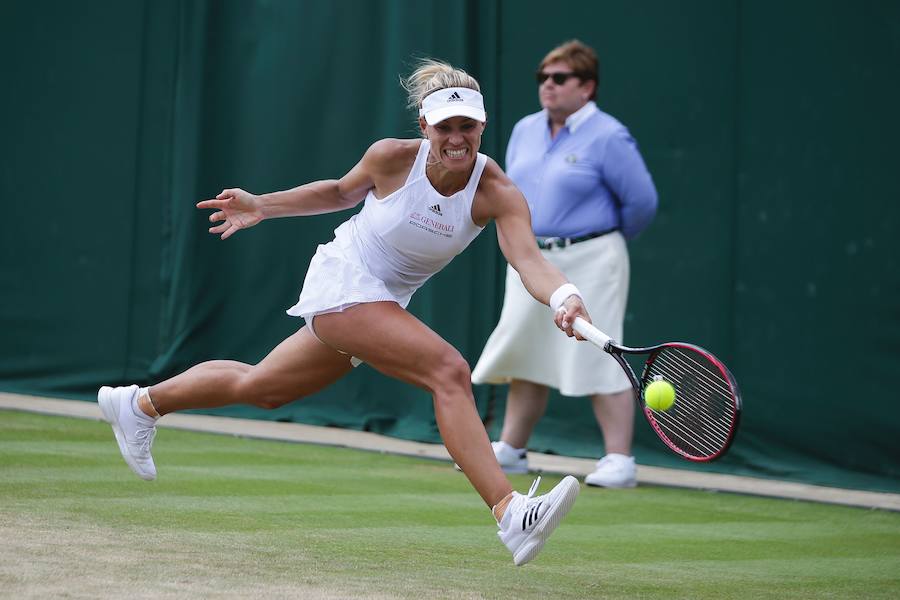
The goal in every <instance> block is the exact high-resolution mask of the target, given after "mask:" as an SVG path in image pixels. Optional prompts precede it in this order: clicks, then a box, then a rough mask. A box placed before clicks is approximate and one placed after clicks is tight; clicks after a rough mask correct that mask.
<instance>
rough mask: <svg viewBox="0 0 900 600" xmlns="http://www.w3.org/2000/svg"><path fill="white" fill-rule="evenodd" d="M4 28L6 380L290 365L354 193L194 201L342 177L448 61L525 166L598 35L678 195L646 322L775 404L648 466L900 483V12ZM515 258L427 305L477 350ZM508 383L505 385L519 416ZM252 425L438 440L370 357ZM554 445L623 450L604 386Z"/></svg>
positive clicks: (659, 251)
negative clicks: (248, 205)
mask: <svg viewBox="0 0 900 600" xmlns="http://www.w3.org/2000/svg"><path fill="white" fill-rule="evenodd" d="M0 33H2V35H0V57H2V58H0V61H2V62H0V64H2V85H3V93H2V94H0V136H2V142H3V144H2V151H0V152H2V155H0V158H2V161H0V202H2V207H3V216H4V221H5V223H4V224H5V227H4V228H3V232H2V234H0V269H2V270H0V292H2V295H0V331H2V334H0V387H2V389H5V390H8V391H17V392H26V393H33V394H43V395H52V396H64V397H70V398H77V399H84V400H90V399H92V398H93V394H94V393H95V390H96V388H97V387H98V386H99V385H101V384H115V383H125V382H139V383H146V382H153V381H156V380H159V379H160V378H164V377H167V376H170V375H173V374H175V373H177V372H179V371H181V370H183V369H185V368H187V367H188V366H190V365H191V364H193V363H196V362H199V361H202V360H207V359H211V358H233V359H238V360H243V361H247V362H255V361H257V360H259V359H260V358H261V357H262V356H264V354H265V353H266V352H267V350H268V349H269V348H271V347H273V346H274V345H275V344H276V343H278V342H279V341H280V340H281V339H283V338H284V337H286V336H288V335H289V334H291V333H292V332H293V331H295V329H296V328H297V327H298V326H299V325H300V324H301V322H300V321H299V320H296V319H292V318H290V317H288V316H286V315H285V314H284V312H283V310H284V309H285V308H286V307H287V306H289V305H290V304H292V303H293V302H294V300H295V297H296V295H297V293H298V291H299V288H300V284H301V282H302V281H303V276H304V272H305V269H306V266H307V264H308V260H309V258H310V257H311V255H312V253H313V252H314V249H315V247H316V245H317V244H319V243H322V242H326V241H328V240H329V239H330V236H331V231H332V229H333V228H334V227H335V226H336V225H337V224H339V223H340V222H341V221H343V220H344V219H346V218H347V217H348V216H349V213H341V214H335V215H329V216H321V217H314V218H307V219H290V220H281V221H275V222H268V223H264V224H263V225H262V226H260V227H258V228H255V229H253V230H250V231H246V232H241V233H240V234H239V235H238V236H236V237H235V238H232V239H231V240H229V241H228V242H225V243H223V242H220V241H218V240H217V239H216V238H215V237H212V236H209V235H208V234H207V233H206V227H207V223H206V221H205V218H206V215H204V214H201V213H199V212H198V211H196V210H195V209H194V208H193V205H194V203H195V202H196V201H197V200H199V199H203V198H206V197H211V196H213V195H215V194H216V193H217V192H218V191H220V190H221V189H222V188H223V187H230V186H241V187H244V188H246V189H249V190H252V191H259V192H262V191H271V190H275V189H284V188H288V187H292V186H294V185H297V184H299V183H303V182H306V181H310V180H314V179H321V178H332V177H339V176H340V175H342V174H343V173H344V172H345V171H346V170H348V169H349V168H350V167H351V166H352V165H353V164H354V163H355V161H356V160H357V159H358V157H359V156H360V155H361V154H362V152H363V151H364V150H365V149H366V147H367V146H368V145H369V144H370V143H371V142H372V141H374V140H375V139H377V138H381V137H411V136H415V135H416V130H415V127H414V121H413V116H412V115H411V114H410V113H408V112H407V111H405V110H404V108H403V107H404V103H405V99H404V97H403V95H402V90H401V89H400V87H399V85H398V83H397V79H398V75H399V74H405V73H408V72H409V67H410V64H411V62H412V59H413V58H414V57H416V56H435V57H439V58H443V59H446V60H448V61H450V62H452V63H454V64H457V65H459V66H462V67H465V68H467V69H468V70H470V71H471V72H472V73H473V74H474V75H476V76H477V77H478V78H479V79H480V81H481V83H482V85H483V91H484V93H485V95H486V97H487V103H488V111H489V115H490V116H489V128H488V132H487V134H486V137H485V144H484V151H485V152H487V153H488V154H490V155H492V156H494V157H496V158H498V159H499V161H500V162H501V164H502V158H503V153H504V151H505V144H506V140H507V138H508V135H509V133H510V131H511V129H512V126H513V124H514V123H515V121H516V120H517V119H518V118H520V117H521V116H523V115H525V114H527V113H530V112H533V111H535V110H537V109H538V105H537V99H536V90H535V86H534V83H533V78H532V73H533V71H534V68H535V67H536V65H537V63H538V62H539V60H540V58H541V57H542V56H543V54H544V53H545V52H546V51H547V50H548V49H549V48H550V47H552V46H554V45H556V44H557V43H559V42H561V41H563V40H565V39H568V38H572V37H578V38H580V39H582V40H584V41H586V42H588V43H590V44H592V45H594V46H595V47H596V48H597V49H598V51H599V54H600V57H601V62H602V75H601V77H602V81H601V85H600V96H599V103H600V106H601V108H603V109H604V110H606V111H608V112H610V113H612V114H613V115H616V116H617V117H619V118H620V119H621V120H622V121H623V122H625V123H626V124H627V125H628V126H629V127H630V129H631V131H632V132H633V133H634V135H635V136H636V137H637V139H638V141H639V143H640V146H641V149H642V152H643V154H644V157H645V159H646V161H647V163H648V165H649V167H650V170H651V172H652V174H653V176H654V179H655V181H656V184H657V186H658V188H659V192H660V202H661V205H660V212H659V215H658V218H657V220H656V222H655V223H654V224H653V225H652V227H651V228H650V229H649V230H648V231H647V232H645V233H644V234H643V235H642V236H641V237H640V238H638V239H637V240H636V241H635V242H633V243H632V244H631V252H632V269H633V281H632V294H631V301H630V306H629V311H628V315H627V326H626V340H625V341H626V342H630V343H633V344H636V345H641V344H650V343H654V342H658V341H663V340H666V339H685V340H690V341H693V342H695V343H698V344H701V345H703V346H706V347H708V348H710V349H711V350H713V351H714V352H716V353H717V354H719V355H720V356H721V357H722V358H723V359H724V360H725V361H726V362H727V363H728V364H729V365H730V366H731V368H732V371H733V372H734V373H735V375H736V376H737V378H738V381H739V383H740V385H741V387H742V390H743V393H744V402H745V414H744V421H743V427H742V430H741V432H740V434H739V437H738V439H737V442H736V444H735V446H734V447H733V449H732V451H731V453H730V454H729V456H727V457H726V458H725V459H724V460H722V461H720V462H718V463H715V464H713V465H708V466H701V467H696V466H693V465H690V464H687V463H683V462H681V461H679V460H678V459H676V458H674V457H672V456H669V455H668V454H667V453H666V452H665V451H664V450H663V449H662V446H661V444H660V443H659V442H657V441H656V439H655V437H654V436H653V434H652V433H650V431H649V429H648V428H646V427H644V426H643V425H642V424H641V423H638V424H637V440H636V448H635V453H636V455H637V457H638V460H639V462H641V463H642V464H655V465H664V466H675V467H683V468H699V469H703V470H712V471H721V472H729V473H738V474H750V475H756V476H763V477H775V478H781V479H789V480H797V481H805V482H811V483H822V484H831V485H840V486H847V487H859V488H866V489H876V490H889V491H900V483H898V481H900V478H898V475H900V441H898V440H900V418H898V417H897V416H896V415H895V413H894V411H893V408H894V404H895V401H896V399H895V395H896V394H895V393H894V392H893V389H892V388H893V387H894V386H893V385H892V384H891V381H892V377H893V376H894V374H895V373H896V372H897V371H898V367H900V364H898V363H900V361H898V357H900V303H898V300H897V298H898V293H900V269H898V259H900V244H898V242H897V240H896V231H897V228H898V225H900V223H898V217H900V204H898V202H897V200H898V198H897V195H898V194H897V191H896V184H895V178H896V174H897V168H898V162H900V161H898V151H897V149H896V144H897V139H898V138H900V119H898V116H897V110H898V107H900V83H898V81H900V77H898V74H900V3H897V2H891V1H882V2H877V1H862V2H849V1H846V2H842V1H832V2H813V1H809V2H775V1H767V0H760V1H754V2H740V1H735V0H732V1H724V0H708V1H684V2H670V1H668V0H655V1H649V0H648V1H642V2H631V1H627V0H621V1H596V2H583V3H582V2H571V1H556V2H552V3H547V2H537V1H524V0H523V1H516V2H512V1H509V0H493V1H484V2H475V1H468V2H462V1H460V2H432V1H417V2H412V1H370V0H356V1H349V0H339V1H331V0H323V1H314V2H300V1H288V0H284V1H262V0H258V1H250V0H234V1H208V2H200V1H194V2H189V1H185V2H172V1H150V0H147V1H144V2H139V1H136V0H134V1H124V2H122V1H111V0H110V1H91V2H62V1H59V2H49V1H34V0H30V1H25V0H19V1H16V0H12V1H8V2H3V3H0ZM504 268H505V263H503V260H502V257H501V256H500V255H499V252H498V250H497V248H496V239H495V233H494V231H493V230H492V229H489V230H488V231H486V232H485V233H484V234H483V235H482V236H481V237H480V239H478V240H477V241H476V243H475V244H473V246H472V247H471V248H470V249H469V250H467V252H466V253H464V254H463V255H462V256H460V257H459V258H458V259H457V260H456V261H454V262H453V263H452V264H451V266H450V267H448V268H447V269H446V270H445V271H444V272H442V273H441V274H439V275H438V276H436V277H435V278H434V279H433V280H432V281H431V282H429V284H428V285H427V286H426V287H425V288H423V289H422V290H421V291H420V292H419V293H418V295H417V296H416V297H415V299H414V300H413V303H412V304H411V307H410V308H411V310H412V311H413V312H414V313H415V314H416V315H418V316H420V317H421V318H422V319H423V320H425V321H426V322H427V323H428V324H430V325H431V326H432V327H433V328H434V329H435V330H437V331H438V332H439V333H440V334H441V335H443V336H444V337H445V338H446V339H448V340H449V341H450V342H451V343H453V344H454V345H455V346H457V347H458V348H460V350H461V351H462V352H463V353H464V355H465V356H466V357H468V358H469V360H470V361H471V362H472V363H473V364H474V361H475V360H476V359H477V357H478V354H479V351H480V349H481V347H482V344H483V343H484V341H485V340H486V338H487V336H488V334H489V333H490V331H491V328H492V326H493V324H494V322H495V320H496V318H497V316H498V314H499V305H500V300H501V298H502V292H503V290H502V272H503V269H504ZM505 392H506V390H505V389H504V388H502V387H500V388H496V389H492V388H489V387H487V386H484V387H479V388H478V389H476V396H477V401H478V405H479V409H480V410H481V412H482V414H483V415H484V417H485V419H486V421H487V424H488V427H489V429H490V430H491V432H492V433H493V434H494V435H496V434H497V432H498V427H499V419H500V417H502V414H503V403H504V397H505ZM220 414H226V415H235V416H247V417H254V418H264V419H278V420H296V421H303V422H308V423H316V424H328V425H335V426H339V427H347V428H353V429H365V430H371V431H377V432H382V433H386V434H388V435H393V436H398V437H403V438H409V439H417V440H426V441H437V440H438V435H437V429H436V427H435V425H434V419H433V411H432V407H431V403H430V399H429V398H428V397H427V396H426V395H425V394H424V393H423V392H421V391H419V390H416V389H413V388H410V387H408V386H406V385H403V384H400V383H397V382H394V381H390V380H388V379H386V378H384V377H382V376H381V375H379V374H378V373H376V372H374V371H373V370H372V369H370V368H368V367H362V368H360V369H357V370H356V372H354V373H353V374H352V375H351V376H349V377H347V378H346V379H345V380H343V381H341V382H339V383H338V384H337V385H335V386H333V387H332V388H330V389H329V390H327V391H325V392H322V393H320V394H318V395H317V396H315V397H313V398H310V399H307V400H305V401H303V402H300V403H294V404H292V405H289V406H287V407H284V408H282V409H280V410H277V411H273V412H265V411H262V410H256V409H252V408H247V407H235V408H231V409H227V410H222V411H220ZM892 415H894V416H892ZM638 418H640V417H638ZM532 447H533V448H534V449H535V450H543V451H553V452H558V453H561V454H571V455H578V456H598V455H599V454H601V453H602V445H601V442H600V435H599V431H598V429H597V427H596V424H595V423H594V420H593V417H592V413H591V411H590V408H589V405H588V403H587V402H586V401H584V400H581V399H559V398H556V399H554V401H553V402H552V404H551V408H550V410H549V412H548V415H547V417H546V418H545V419H544V420H543V421H542V422H541V424H540V425H539V427H538V430H537V431H536V433H535V436H534V438H533V439H532Z"/></svg>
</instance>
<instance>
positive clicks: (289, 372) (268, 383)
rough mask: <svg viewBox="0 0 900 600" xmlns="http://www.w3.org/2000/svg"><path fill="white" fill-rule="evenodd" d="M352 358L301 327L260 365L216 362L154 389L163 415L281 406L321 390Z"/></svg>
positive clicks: (151, 395) (204, 364) (332, 380)
mask: <svg viewBox="0 0 900 600" xmlns="http://www.w3.org/2000/svg"><path fill="white" fill-rule="evenodd" d="M351 368H352V367H351V366H350V358H349V357H348V356H346V355H343V354H340V353H339V352H337V351H336V350H334V349H332V348H329V347H328V346H326V345H325V344H323V343H322V342H320V341H319V340H317V339H316V338H315V336H313V335H312V333H311V332H310V331H309V329H308V328H307V327H303V328H302V329H300V331H298V332H297V333H295V334H294V335H292V336H290V337H289V338H287V339H286V340H284V341H283V342H281V343H280V344H279V345H278V346H276V347H275V349H274V350H272V351H271V352H270V353H269V355H268V356H266V357H265V358H264V359H263V360H262V361H260V362H259V363H258V364H256V365H248V364H245V363H241V362H237V361H232V360H212V361H209V362H205V363H201V364H199V365H197V366H195V367H191V368H190V369H188V370H187V371H185V372H184V373H181V374H180V375H176V376H175V377H173V378H171V379H168V380H166V381H163V382H162V383H158V384H156V385H154V386H152V387H151V388H150V397H151V398H152V399H153V404H154V405H155V406H156V408H157V410H158V411H159V414H161V415H164V414H166V413H170V412H175V411H179V410H185V409H189V408H215V407H218V406H227V405H230V404H254V405H256V406H261V407H263V408H277V407H279V406H281V405H283V404H287V403H288V402H291V401H292V400H295V399H297V398H300V397H302V396H307V395H309V394H312V393H314V392H317V391H319V390H321V389H322V388H324V387H325V386H327V385H329V384H330V383H333V382H334V381H337V380H338V379H340V378H341V377H342V376H343V375H345V374H346V373H347V372H348V371H350V369H351Z"/></svg>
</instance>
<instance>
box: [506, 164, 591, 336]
mask: <svg viewBox="0 0 900 600" xmlns="http://www.w3.org/2000/svg"><path fill="white" fill-rule="evenodd" d="M491 191H492V194H491V204H492V206H493V207H495V208H494V215H493V218H494V220H495V221H496V223H497V239H498V240H499V242H500V250H501V251H502V252H503V255H504V256H505V257H506V260H507V261H508V262H509V264H510V265H512V267H513V268H514V269H515V270H516V271H517V272H518V273H519V277H521V278H522V283H523V284H524V285H525V289H527V290H528V292H529V293H530V294H531V295H532V296H534V298H535V299H537V300H538V301H539V302H542V303H544V304H547V305H549V306H550V307H551V308H553V309H558V311H557V312H556V313H555V315H554V321H555V322H556V325H557V326H558V327H559V328H560V329H562V330H563V331H565V332H566V334H567V335H569V336H570V337H571V336H573V335H574V336H576V337H578V338H579V339H581V336H579V335H578V334H576V333H575V332H574V331H573V330H572V324H573V323H574V322H575V317H581V318H583V319H585V320H586V321H588V322H590V320H591V318H590V316H589V315H588V312H587V308H585V306H584V303H583V302H582V300H581V297H580V296H579V295H577V294H573V293H571V291H572V290H573V289H574V286H571V284H569V282H568V280H567V279H566V277H565V275H563V274H562V273H561V272H560V270H559V269H557V268H556V267H555V266H554V265H553V264H551V263H550V262H549V261H547V260H546V259H545V258H544V257H543V255H542V254H541V252H540V250H538V247H537V244H536V243H535V241H534V233H533V232H532V229H531V213H530V212H529V211H528V204H527V203H526V202H525V198H524V197H523V196H522V193H521V192H520V191H519V190H518V188H516V187H515V185H513V183H512V182H511V181H509V180H508V179H507V178H506V176H505V175H504V176H502V179H500V180H497V181H496V183H495V184H494V185H493V187H492V190H491ZM567 284H568V285H567Z"/></svg>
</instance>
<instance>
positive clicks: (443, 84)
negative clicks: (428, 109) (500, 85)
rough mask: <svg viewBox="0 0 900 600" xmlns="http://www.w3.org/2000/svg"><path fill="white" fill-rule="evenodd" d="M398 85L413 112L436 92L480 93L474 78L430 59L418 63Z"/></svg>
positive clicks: (460, 70)
mask: <svg viewBox="0 0 900 600" xmlns="http://www.w3.org/2000/svg"><path fill="white" fill-rule="evenodd" d="M400 85H402V86H403V89H405V90H406V92H407V94H408V95H409V100H408V102H407V106H408V107H409V108H411V109H413V110H415V111H418V110H419V109H420V108H422V100H424V99H425V97H426V96H427V95H428V94H431V93H432V92H436V91H438V90H443V89H446V88H451V87H461V88H469V89H470V90H475V91H476V92H479V93H480V92H481V86H479V85H478V81H476V79H475V78H474V77H472V76H471V75H469V74H468V73H466V72H465V71H463V70H462V69H457V68H455V67H453V66H452V65H449V64H447V63H445V62H441V61H439V60H435V59H432V58H425V59H422V60H421V61H419V63H418V64H417V65H416V69H415V71H413V72H412V73H411V74H410V75H409V77H407V78H405V79H403V78H401V79H400ZM416 114H417V115H418V112H417V113H416Z"/></svg>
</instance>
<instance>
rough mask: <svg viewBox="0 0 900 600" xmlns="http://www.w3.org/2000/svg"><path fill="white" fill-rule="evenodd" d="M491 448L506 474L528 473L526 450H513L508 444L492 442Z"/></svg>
mask: <svg viewBox="0 0 900 600" xmlns="http://www.w3.org/2000/svg"><path fill="white" fill-rule="evenodd" d="M491 448H493V449H494V456H496V457H497V462H498V463H500V468H501V469H503V472H504V473H527V472H528V452H527V451H526V450H525V448H513V447H512V446H510V445H509V444H507V443H506V442H491Z"/></svg>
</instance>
